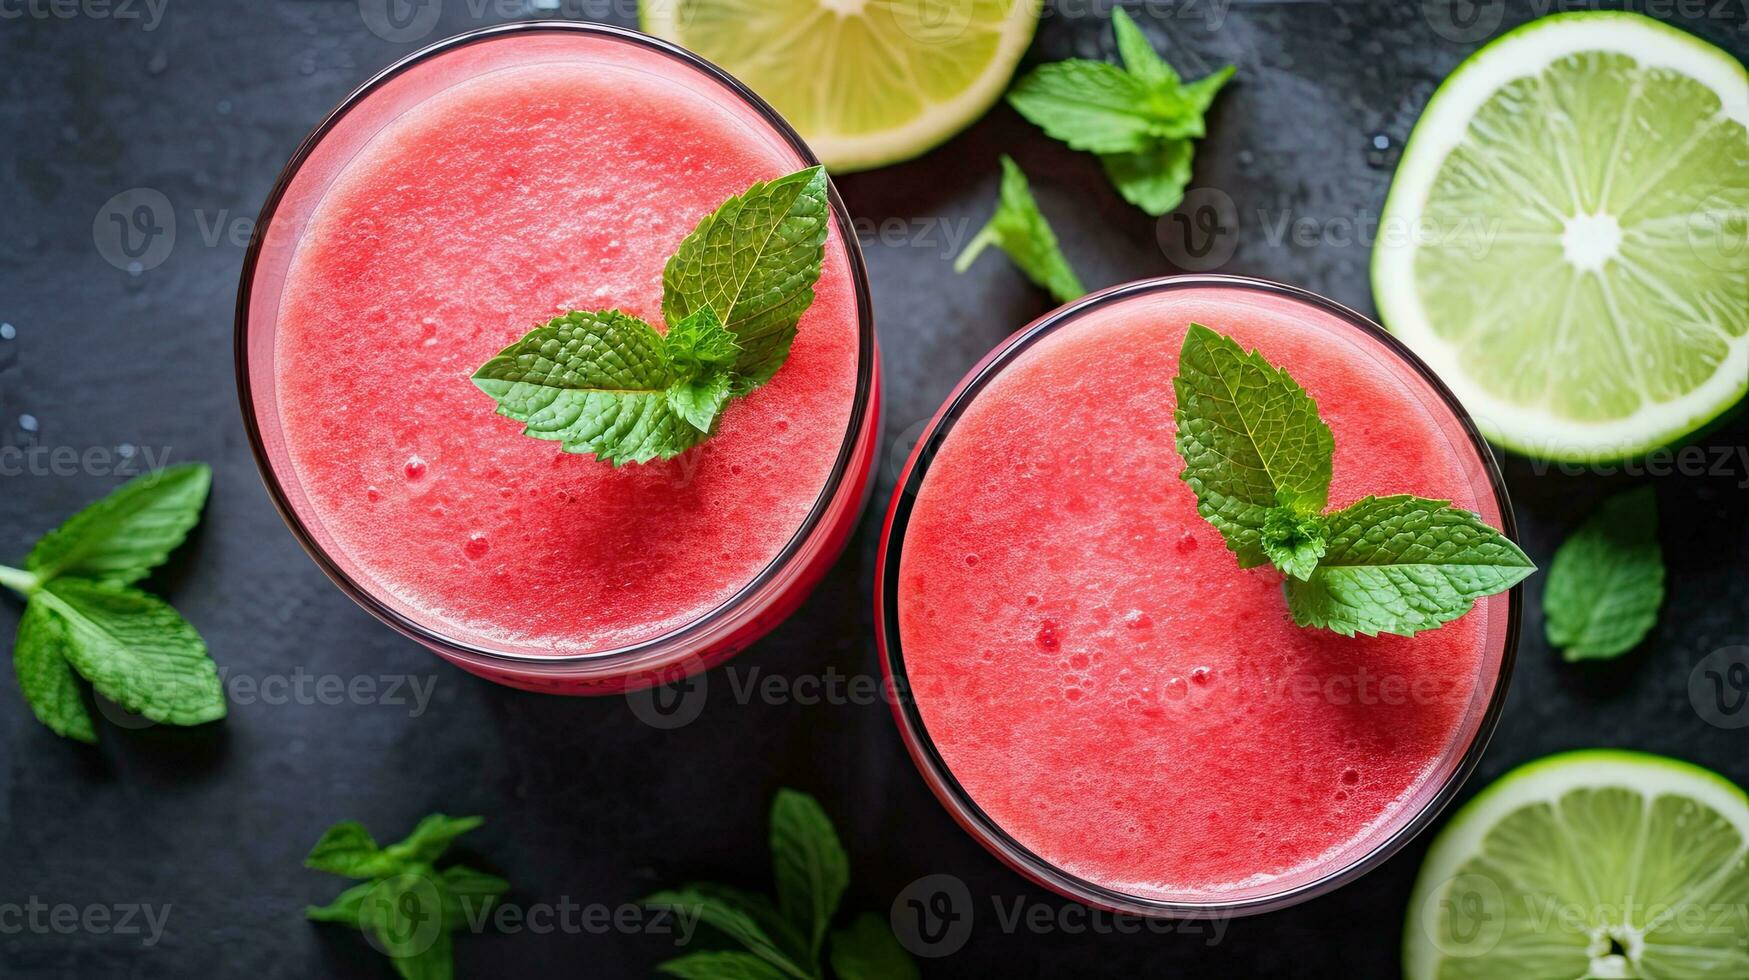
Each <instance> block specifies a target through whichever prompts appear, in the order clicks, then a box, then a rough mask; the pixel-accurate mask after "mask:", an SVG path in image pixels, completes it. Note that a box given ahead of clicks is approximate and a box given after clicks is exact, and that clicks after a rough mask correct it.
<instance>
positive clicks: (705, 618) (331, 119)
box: [232, 20, 878, 674]
mask: <svg viewBox="0 0 1749 980" xmlns="http://www.w3.org/2000/svg"><path fill="white" fill-rule="evenodd" d="M549 33H552V34H562V33H574V34H582V35H593V36H597V37H600V38H604V39H608V40H612V41H616V42H619V43H624V44H629V45H632V46H634V47H639V48H643V49H646V50H649V51H653V52H655V53H657V54H660V55H663V56H666V57H668V58H672V59H674V60H675V61H678V62H680V63H682V64H684V65H686V66H687V67H689V68H691V69H693V70H696V71H698V72H699V73H700V74H702V75H704V76H705V77H706V78H708V79H710V80H711V81H714V82H716V83H718V84H720V85H722V86H723V88H724V89H725V90H726V92H727V94H728V95H729V96H731V97H733V98H737V99H739V100H740V101H741V102H743V103H745V104H746V105H747V106H748V107H749V108H751V109H753V110H754V112H755V114H756V115H758V116H759V117H760V118H761V119H762V120H763V121H764V122H765V123H766V124H767V125H769V126H770V127H771V129H772V131H773V132H775V133H776V134H777V135H778V136H779V137H781V138H782V139H783V141H784V142H785V143H786V144H788V145H789V146H790V148H791V149H793V150H794V151H795V153H796V155H797V156H798V157H799V158H800V159H801V161H802V163H803V168H804V169H805V168H807V167H817V166H821V163H820V159H819V157H817V156H816V155H815V154H814V151H813V150H812V149H811V148H809V146H808V145H807V143H806V142H805V141H804V140H803V139H802V137H801V134H800V133H798V132H796V130H795V128H794V127H793V126H791V125H790V124H789V122H788V121H786V120H785V119H784V118H783V116H782V115H780V114H779V113H778V112H777V110H776V109H774V108H772V106H771V104H770V103H768V102H766V101H765V100H764V99H763V98H761V97H760V96H759V95H758V94H757V93H755V92H754V91H753V90H752V89H750V88H748V87H747V86H746V85H745V84H743V83H742V82H741V81H740V80H738V79H736V78H735V77H734V76H732V75H730V74H729V73H728V72H727V71H724V70H723V69H722V68H720V67H718V66H717V65H715V64H714V63H712V62H710V61H707V60H705V59H704V58H702V57H700V56H698V55H696V54H694V53H692V52H691V51H688V50H686V49H685V48H683V47H680V46H679V45H677V44H674V43H672V42H669V41H666V40H663V39H661V38H658V37H653V36H651V35H648V34H645V33H643V32H641V31H635V30H631V29H630V28H624V27H617V26H614V25H611V24H597V23H592V22H585V21H569V20H536V21H519V22H516V23H511V24H494V25H491V26H487V27H480V28H475V29H474V30H470V31H464V32H462V33H460V34H455V35H452V36H450V37H447V38H443V39H441V40H438V41H436V42H433V43H432V44H429V45H427V46H425V47H423V48H421V49H419V50H417V51H414V52H412V53H411V54H408V55H406V56H405V57H402V58H400V59H398V60H396V61H395V62H394V63H392V64H390V65H389V66H388V67H386V68H384V69H382V70H381V71H379V72H377V73H376V74H374V75H372V76H371V77H370V78H368V79H366V80H365V81H364V82H363V83H361V84H360V85H359V86H358V87H356V88H354V89H353V90H352V91H351V92H350V93H348V94H347V96H346V97H345V98H344V99H342V100H341V101H340V102H339V103H338V104H337V105H336V106H335V107H334V108H333V109H331V110H329V111H328V113H327V114H326V115H324V116H323V117H322V119H321V121H320V122H318V123H317V124H316V126H315V127H314V128H313V129H311V130H310V132H309V133H308V134H307V135H306V136H305V137H304V138H303V140H302V141H300V142H299V144H298V147H297V149H296V150H295V151H294V152H293V153H292V155H291V158H290V159H289V160H288V161H287V162H286V164H285V166H284V167H282V168H281V169H280V171H279V174H278V176H277V177H275V178H274V182H273V188H272V190H270V191H269V192H268V195H267V199H266V202H265V203H264V204H263V205H262V207H261V212H260V213H259V215H257V217H256V221H255V230H254V233H253V234H252V235H251V236H250V240H249V247H248V249H247V250H246V251H245V253H244V256H243V267H242V272H241V276H240V279H239V284H238V289H237V311H236V315H235V323H234V326H233V332H232V343H233V361H234V364H233V370H234V371H235V373H236V376H237V396H238V402H239V404H240V406H241V409H242V414H243V427H244V431H245V432H246V434H247V436H248V439H249V447H250V450H251V451H252V452H253V454H254V456H255V465H256V469H257V470H258V471H259V472H260V474H261V480H262V483H263V484H265V485H266V487H267V491H268V496H269V497H271V498H272V500H273V505H274V508H275V509H276V510H278V511H279V515H280V517H281V519H282V520H284V521H285V523H286V526H287V527H289V528H290V529H291V531H292V534H293V536H294V537H295V538H296V539H297V541H298V544H299V546H300V547H302V548H303V550H304V552H305V554H307V555H309V556H310V558H311V560H313V561H315V563H316V564H317V565H318V566H319V567H320V568H321V569H322V571H323V573H324V574H326V575H327V576H328V578H329V580H330V581H332V582H333V583H334V584H335V585H336V586H338V587H339V588H340V590H341V591H342V592H344V593H346V594H347V596H349V597H350V598H351V599H352V600H353V601H354V602H355V603H357V604H358V605H359V606H361V607H363V608H364V610H365V611H366V612H368V613H370V614H371V615H373V616H375V617H376V618H377V619H378V620H380V621H382V622H383V623H385V624H386V625H388V626H389V627H391V628H392V629H394V630H395V631H397V632H399V633H401V634H402V635H403V636H406V637H409V638H410V639H413V640H417V641H419V642H421V643H423V644H426V645H427V646H429V647H431V648H433V649H435V650H438V651H439V652H440V653H444V654H447V655H451V656H454V657H457V658H460V659H462V660H468V661H473V662H476V663H480V664H483V665H486V666H489V667H493V668H500V669H503V668H509V669H515V670H523V671H530V672H533V673H536V674H559V673H567V672H573V671H577V670H581V669H584V668H590V669H600V668H602V667H604V666H611V665H613V664H615V663H626V665H627V666H628V667H636V666H638V665H636V664H633V663H629V662H630V661H636V660H639V659H641V658H644V657H647V656H649V655H652V654H658V653H664V652H671V653H673V654H675V657H673V658H670V659H669V660H668V661H667V662H670V663H671V662H673V661H674V660H676V659H683V658H685V657H686V656H687V655H689V654H691V655H694V656H696V655H697V654H698V651H693V650H690V649H687V648H686V647H685V646H684V645H685V643H686V641H687V640H688V639H690V638H691V637H693V636H695V635H697V634H699V633H702V632H706V631H708V630H710V629H711V628H713V627H715V626H716V625H718V624H719V623H721V622H722V621H723V620H724V619H726V618H728V617H729V616H731V615H733V614H734V613H737V612H739V611H741V610H742V609H743V608H744V607H745V606H746V605H747V603H748V602H749V601H750V600H752V599H754V598H755V597H757V596H759V595H761V594H762V593H763V592H764V591H765V589H766V587H767V586H769V585H771V584H772V582H773V581H774V580H775V579H776V578H777V577H778V576H779V574H780V573H781V572H783V571H784V570H785V569H787V568H789V567H790V566H791V565H792V564H793V563H794V561H795V560H796V559H797V557H798V556H799V555H800V554H801V552H802V551H803V549H804V548H805V546H806V545H807V544H808V542H809V541H811V540H813V538H814V537H815V536H816V534H817V532H819V531H820V529H821V525H822V522H823V521H824V519H825V517H826V515H827V514H828V513H829V512H830V511H831V510H832V507H833V504H834V503H835V502H836V501H837V500H838V498H839V496H840V495H841V494H842V493H843V491H844V489H845V483H846V479H847V477H848V476H849V474H850V472H851V470H852V468H853V466H854V464H855V460H856V451H857V446H858V443H859V441H860V438H861V436H862V434H863V430H864V428H865V427H866V426H867V425H869V424H872V422H873V421H874V420H873V419H872V418H871V416H870V408H871V403H872V398H873V394H874V389H875V386H876V385H877V384H878V378H877V377H876V373H875V370H876V368H875V365H876V347H875V329H874V303H873V297H872V293H871V291H870V288H869V283H868V268H867V265H866V263H865V262H864V259H863V254H862V245H861V242H860V241H859V240H858V238H857V235H856V228H855V224H854V222H853V219H852V218H851V215H850V210H849V208H848V207H846V206H845V204H844V200H843V198H842V197H841V196H840V195H839V193H838V188H837V185H836V184H835V183H834V182H833V181H832V179H831V174H830V173H828V174H827V184H826V190H827V197H828V199H829V203H830V205H831V209H832V215H833V221H834V224H835V226H836V227H837V229H838V238H839V241H840V243H841V245H842V247H843V249H844V252H845V256H846V259H847V262H848V264H849V266H850V279H851V285H852V288H853V289H854V291H855V296H856V307H857V342H858V343H857V373H856V390H855V394H854V401H853V403H852V404H851V407H850V418H849V420H848V421H847V423H846V427H845V432H844V437H843V440H842V441H841V443H840V445H839V449H838V455H837V458H836V459H835V460H834V461H833V465H832V469H831V472H830V473H829V474H828V475H827V478H826V482H825V483H824V485H823V486H822V487H821V489H820V493H819V496H818V497H817V498H816V499H815V501H814V505H813V506H812V507H811V508H810V509H809V511H808V514H807V516H806V517H805V518H804V519H803V520H802V522H801V524H800V525H799V526H798V527H797V528H796V530H795V532H794V533H793V534H792V535H791V536H790V539H789V540H788V541H787V542H786V543H785V544H784V547H783V549H782V550H780V551H779V552H778V553H777V554H776V555H774V556H773V557H772V559H771V560H770V561H769V562H767V563H766V564H765V566H764V567H763V568H761V569H760V571H759V573H758V574H757V575H755V576H753V577H752V578H751V579H749V580H748V581H747V582H746V583H745V584H743V585H742V586H741V587H740V588H739V589H737V590H736V591H735V592H734V593H733V594H732V595H730V596H729V597H728V598H727V599H725V600H723V601H722V602H721V603H719V604H718V605H717V606H715V607H713V608H712V609H711V610H709V611H708V612H706V613H705V614H703V615H702V616H699V617H698V618H697V619H694V620H692V621H691V622H689V623H687V624H685V625H684V626H680V627H678V628H676V629H672V630H669V631H667V632H665V633H662V634H660V635H658V636H653V637H650V638H649V639H646V640H640V641H638V642H637V643H632V644H626V645H623V646H618V647H613V648H609V649H605V650H593V651H589V652H585V653H574V654H537V653H522V652H517V651H507V650H494V649H491V648H489V647H485V646H482V645H480V644H477V643H472V642H468V641H465V640H462V639H459V638H456V637H452V636H449V635H447V634H445V633H444V632H442V631H440V630H437V629H434V628H432V627H431V626H428V625H426V624H425V623H423V622H420V621H419V620H418V619H416V618H414V617H413V616H410V615H407V614H406V613H403V612H402V611H401V610H399V609H395V608H393V607H391V606H390V605H389V604H387V603H385V602H383V601H381V600H380V599H378V598H377V596H376V595H375V594H374V593H373V592H372V591H371V590H370V589H369V588H367V587H366V586H365V585H364V584H362V583H360V582H359V581H358V580H356V579H355V578H354V577H353V576H352V575H351V574H349V573H348V572H347V571H346V570H345V569H344V568H342V567H341V566H340V565H339V563H338V562H336V561H335V560H334V559H333V558H332V557H330V556H329V555H328V553H327V550H326V549H325V548H323V547H322V545H321V544H320V543H319V542H318V541H317V540H316V539H315V537H314V536H313V535H312V534H311V533H310V530H309V528H308V527H307V526H306V525H305V522H304V520H303V518H302V517H300V516H299V515H298V513H297V510H296V508H295V507H294V506H293V504H292V502H291V498H290V496H289V495H288V494H287V493H286V490H285V486H284V484H283V483H282V481H281V478H280V474H279V473H278V472H277V470H276V469H275V467H274V464H273V460H272V459H271V457H270V456H269V454H268V452H267V447H266V443H265V441H264V440H263V438H262V434H261V426H260V424H259V422H258V421H257V417H256V413H257V410H258V408H259V407H260V406H259V404H258V402H257V397H256V393H255V391H254V387H253V384H252V381H251V378H250V370H249V368H250V354H251V348H250V344H249V308H250V305H251V302H252V300H253V295H254V288H253V287H254V281H255V276H256V272H257V266H258V264H259V262H260V259H261V253H262V250H263V246H264V245H265V243H266V241H267V239H268V235H269V230H268V229H269V228H270V227H271V225H272V222H273V219H274V217H275V216H276V214H277V212H278V209H279V207H280V205H281V203H282V202H283V200H284V198H285V195H286V193H287V192H288V191H289V190H290V188H291V185H292V183H293V181H295V180H296V178H297V177H298V175H299V174H300V173H301V171H302V169H303V166H304V164H305V163H307V162H308V161H309V158H310V157H311V155H313V154H314V153H315V151H316V149H317V147H318V146H320V145H321V143H322V141H323V140H324V139H325V138H326V137H327V136H328V135H329V133H330V132H332V131H333V130H334V129H335V128H336V127H337V126H339V125H340V124H341V122H342V121H343V120H344V119H345V118H346V116H347V115H348V114H349V113H351V112H352V111H353V110H354V109H356V108H357V107H358V106H359V105H361V104H363V103H364V102H365V101H366V100H367V99H369V98H370V97H371V96H372V95H373V94H375V93H376V92H377V91H378V90H379V89H381V88H382V87H383V86H384V85H386V84H388V83H389V82H391V81H393V80H394V79H396V78H399V77H400V76H402V75H403V74H405V73H407V72H408V71H410V70H412V69H413V68H415V67H417V66H419V65H422V64H424V63H426V62H428V61H430V60H432V59H434V58H437V57H440V56H442V55H445V54H448V53H450V52H453V51H457V50H460V49H462V48H465V47H468V46H471V45H474V44H480V43H484V42H489V41H493V40H498V39H501V38H504V37H507V36H514V35H529V34H549ZM275 329H277V326H276V327H275ZM275 407H277V402H275ZM669 647H678V649H675V650H672V651H669V650H666V649H665V648H669ZM647 666H648V667H649V668H650V669H659V668H660V667H662V666H663V664H660V663H652V664H649V665H647Z"/></svg>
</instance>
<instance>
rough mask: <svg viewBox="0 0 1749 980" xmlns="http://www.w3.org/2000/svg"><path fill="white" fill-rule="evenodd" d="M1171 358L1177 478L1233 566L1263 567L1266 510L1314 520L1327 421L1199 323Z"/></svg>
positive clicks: (1281, 380) (1324, 473) (1259, 359)
mask: <svg viewBox="0 0 1749 980" xmlns="http://www.w3.org/2000/svg"><path fill="white" fill-rule="evenodd" d="M1178 358H1179V359H1178V376H1177V377H1175V378H1173V379H1172V388H1173V390H1174V391H1175V392H1176V393H1177V395H1178V409H1177V412H1176V413H1175V415H1174V417H1175V418H1176V420H1177V422H1178V436H1177V443H1178V452H1179V455H1181V456H1183V457H1184V462H1185V469H1184V473H1183V479H1184V482H1186V483H1188V484H1190V488H1191V490H1193V491H1194V492H1195V493H1196V509H1197V513H1199V514H1201V515H1202V516H1203V519H1204V520H1207V521H1208V522H1209V523H1210V524H1213V525H1214V526H1215V528H1216V529H1217V530H1219V531H1220V532H1221V537H1222V538H1224V539H1225V540H1226V542H1227V547H1228V548H1229V549H1231V550H1232V551H1233V553H1234V554H1236V555H1238V556H1239V567H1241V568H1251V567H1254V566H1256V565H1261V564H1264V563H1265V562H1268V561H1270V560H1271V557H1270V555H1269V553H1268V552H1266V551H1265V550H1264V546H1263V531H1264V526H1265V524H1267V523H1268V522H1269V520H1270V516H1271V514H1272V513H1273V512H1275V511H1276V510H1278V509H1280V510H1284V511H1286V512H1287V517H1288V518H1290V519H1291V518H1294V517H1298V518H1310V517H1315V516H1317V515H1318V513H1319V512H1320V511H1322V510H1323V509H1324V505H1325V503H1326V502H1327V501H1328V499H1329V495H1330V464H1331V458H1332V455H1333V454H1334V453H1335V448H1336V444H1335V441H1334V440H1333V439H1332V438H1331V436H1330V427H1329V426H1327V425H1325V424H1324V421H1323V420H1322V419H1320V418H1319V417H1318V405H1317V403H1316V402H1314V401H1312V398H1311V396H1310V395H1307V394H1306V392H1305V389H1303V388H1301V387H1300V386H1299V385H1298V384H1297V383H1295V381H1294V379H1293V378H1291V377H1289V376H1288V374H1287V372H1285V371H1282V370H1280V369H1279V368H1276V367H1274V366H1272V365H1271V364H1270V363H1269V362H1268V361H1266V360H1264V359H1263V356H1262V355H1261V354H1259V353H1257V352H1256V351H1252V352H1251V353H1249V354H1247V353H1246V352H1245V351H1244V350H1243V349H1242V348H1241V347H1240V346H1239V345H1238V344H1236V343H1234V342H1233V340H1232V339H1231V338H1228V337H1223V336H1221V335H1220V334H1218V333H1216V332H1214V331H1213V330H1210V329H1209V328H1207V327H1205V326H1203V325H1201V324H1198V323H1193V324H1191V325H1190V331H1189V333H1187V334H1186V335H1185V337H1184V346H1183V348H1182V349H1181V351H1180V352H1179V355H1178ZM1279 520H1280V519H1279V518H1278V522H1279ZM1289 550H1290V551H1291V550H1297V549H1292V548H1290V549H1289Z"/></svg>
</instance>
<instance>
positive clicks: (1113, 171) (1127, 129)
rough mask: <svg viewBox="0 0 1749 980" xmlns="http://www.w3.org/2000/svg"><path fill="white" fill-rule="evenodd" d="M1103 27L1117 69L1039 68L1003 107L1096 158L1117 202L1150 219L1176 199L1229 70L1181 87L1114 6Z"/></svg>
mask: <svg viewBox="0 0 1749 980" xmlns="http://www.w3.org/2000/svg"><path fill="white" fill-rule="evenodd" d="M1111 21H1112V29H1113V31H1114V32H1115V33H1116V35H1117V47H1118V54H1119V56H1120V57H1122V58H1123V62H1124V67H1123V68H1119V67H1117V66H1116V65H1112V64H1108V63H1106V62H1103V61H1089V60H1085V59H1071V60H1069V61H1058V62H1054V63H1052V64H1048V65H1042V66H1040V67H1039V68H1037V69H1035V70H1034V71H1033V72H1032V74H1030V75H1028V76H1027V77H1025V78H1023V79H1021V80H1020V81H1019V82H1018V83H1017V84H1016V85H1015V86H1014V89H1013V90H1012V91H1011V92H1009V94H1008V102H1009V104H1010V105H1012V106H1014V108H1015V110H1016V111H1018V112H1019V113H1020V114H1021V115H1022V116H1025V117H1026V118H1027V119H1028V120H1029V121H1031V122H1032V123H1033V124H1034V125H1036V126H1038V127H1039V128H1040V129H1043V130H1044V131H1045V133H1046V135H1049V136H1050V137H1052V138H1053V139H1057V140H1060V141H1062V142H1064V143H1067V144H1068V145H1069V146H1070V147H1072V148H1074V149H1077V150H1084V151H1087V152H1089V153H1097V154H1099V157H1100V162H1101V163H1103V164H1104V166H1105V172H1106V175H1107V176H1108V177H1110V178H1111V181H1112V183H1113V184H1114V185H1115V186H1116V187H1117V189H1118V192H1119V193H1121V194H1122V195H1123V196H1124V199H1125V200H1127V201H1129V202H1130V203H1131V204H1134V205H1135V206H1136V207H1139V208H1141V209H1142V210H1144V211H1146V212H1148V213H1149V214H1151V215H1154V216H1156V217H1158V216H1160V215H1163V214H1165V213H1166V212H1168V211H1171V210H1172V209H1173V208H1175V207H1177V206H1178V203H1179V202H1180V201H1182V200H1183V199H1184V188H1185V187H1186V186H1187V185H1188V184H1189V183H1190V175H1191V169H1190V168H1191V160H1192V158H1193V157H1194V155H1195V146H1194V144H1193V143H1192V142H1191V141H1192V140H1196V139H1201V138H1202V137H1203V136H1204V135H1205V134H1206V129H1207V127H1206V124H1205V122H1204V117H1205V115H1206V114H1207V113H1208V110H1209V106H1210V105H1211V104H1212V103H1213V102H1214V98H1215V95H1216V94H1217V93H1218V92H1219V91H1220V90H1221V87H1222V86H1224V85H1225V84H1226V83H1227V80H1228V79H1230V78H1232V77H1233V66H1232V65H1227V66H1225V67H1223V68H1222V69H1220V70H1219V71H1216V72H1214V73H1213V74H1210V75H1207V76H1205V77H1203V78H1200V79H1198V80H1196V81H1194V82H1189V83H1186V82H1184V81H1182V80H1181V79H1180V78H1179V77H1178V73H1177V72H1176V71H1173V70H1172V66H1171V65H1169V64H1167V63H1166V61H1165V60H1164V59H1162V58H1161V57H1160V55H1159V54H1158V52H1156V51H1155V50H1154V47H1153V45H1151V44H1150V43H1148V39H1147V37H1146V35H1144V34H1143V33H1142V30H1141V28H1140V27H1138V26H1137V25H1136V22H1135V21H1134V20H1133V19H1131V17H1130V15H1129V14H1128V13H1126V12H1125V11H1124V10H1123V8H1122V7H1117V8H1114V9H1113V10H1112V12H1111Z"/></svg>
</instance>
